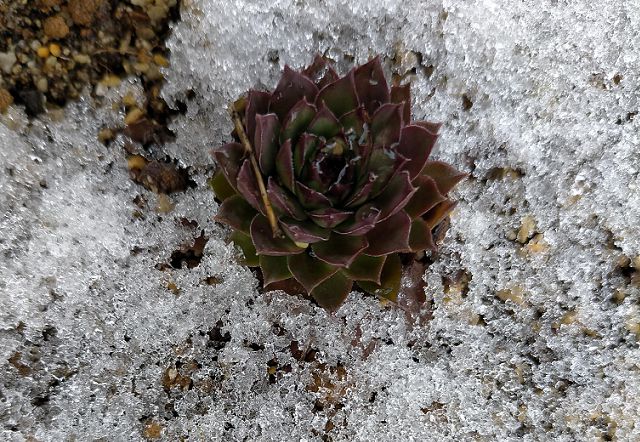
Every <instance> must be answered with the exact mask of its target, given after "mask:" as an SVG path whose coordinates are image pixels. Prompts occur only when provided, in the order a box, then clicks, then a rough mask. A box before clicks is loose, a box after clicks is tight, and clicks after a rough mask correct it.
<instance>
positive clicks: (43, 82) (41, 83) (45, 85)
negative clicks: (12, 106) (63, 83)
mask: <svg viewBox="0 0 640 442" xmlns="http://www.w3.org/2000/svg"><path fill="white" fill-rule="evenodd" d="M36 87H37V88H38V90H39V91H40V92H47V91H48V90H49V82H48V81H47V79H46V78H45V77H42V78H40V79H39V80H38V81H37V82H36Z"/></svg>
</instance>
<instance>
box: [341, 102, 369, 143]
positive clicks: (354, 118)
mask: <svg viewBox="0 0 640 442" xmlns="http://www.w3.org/2000/svg"><path fill="white" fill-rule="evenodd" d="M366 122H367V116H366V114H365V110H364V106H360V107H358V108H356V109H354V110H352V111H351V112H347V113H346V114H344V115H343V116H342V117H340V125H341V126H342V129H343V130H344V134H345V137H349V135H350V131H353V134H354V135H355V137H356V140H357V139H358V138H360V137H361V136H362V134H363V133H364V129H365V126H364V125H365V124H366Z"/></svg>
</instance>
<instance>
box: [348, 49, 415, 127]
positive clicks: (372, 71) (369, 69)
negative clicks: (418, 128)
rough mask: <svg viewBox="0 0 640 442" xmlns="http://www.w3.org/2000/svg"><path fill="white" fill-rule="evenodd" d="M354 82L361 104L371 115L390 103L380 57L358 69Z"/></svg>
mask: <svg viewBox="0 0 640 442" xmlns="http://www.w3.org/2000/svg"><path fill="white" fill-rule="evenodd" d="M354 82H355V85H356V92H357V93H358V98H359V100H360V103H361V104H363V105H364V106H365V108H366V110H367V112H368V113H369V115H373V113H374V112H375V111H376V110H377V109H378V108H379V107H380V106H381V105H383V104H386V103H388V102H389V86H388V85H387V80H386V79H385V78H384V71H383V70H382V64H380V56H377V57H375V58H374V59H373V60H371V61H370V62H368V63H365V64H363V65H362V66H360V67H358V68H356V70H355V72H354ZM406 121H408V120H406Z"/></svg>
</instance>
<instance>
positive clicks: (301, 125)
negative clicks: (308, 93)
mask: <svg viewBox="0 0 640 442" xmlns="http://www.w3.org/2000/svg"><path fill="white" fill-rule="evenodd" d="M315 115H316V107H315V106H314V105H313V104H311V103H309V102H308V101H307V99H306V98H303V99H302V100H300V101H298V103H296V105H295V106H293V108H291V110H290V111H289V113H288V114H287V117H286V118H285V120H284V123H283V124H282V134H281V138H280V141H282V142H284V141H285V140H287V139H291V142H292V143H294V144H295V143H296V142H297V140H298V137H299V136H300V135H301V134H302V133H303V132H304V131H305V129H306V128H307V126H309V123H311V121H312V120H313V117H315Z"/></svg>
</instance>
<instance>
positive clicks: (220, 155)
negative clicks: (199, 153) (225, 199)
mask: <svg viewBox="0 0 640 442" xmlns="http://www.w3.org/2000/svg"><path fill="white" fill-rule="evenodd" d="M211 154H212V155H213V156H214V158H215V159H216V161H217V162H218V165H219V166H220V170H222V173H224V176H225V177H226V178H227V181H228V182H229V184H231V187H233V188H234V189H236V188H237V185H236V182H237V178H238V172H239V171H240V165H241V164H242V160H243V158H244V157H245V152H244V147H243V146H242V144H240V143H228V144H225V145H224V146H222V147H221V148H219V149H215V150H213V151H211Z"/></svg>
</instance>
